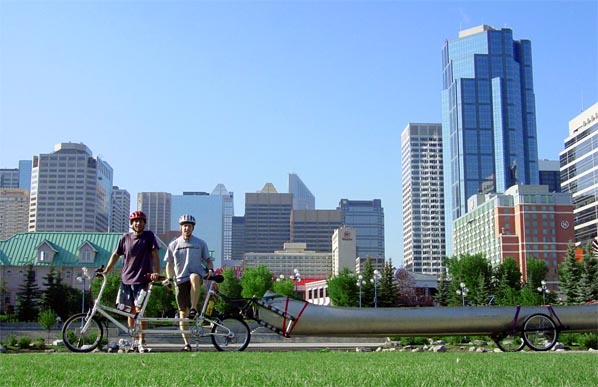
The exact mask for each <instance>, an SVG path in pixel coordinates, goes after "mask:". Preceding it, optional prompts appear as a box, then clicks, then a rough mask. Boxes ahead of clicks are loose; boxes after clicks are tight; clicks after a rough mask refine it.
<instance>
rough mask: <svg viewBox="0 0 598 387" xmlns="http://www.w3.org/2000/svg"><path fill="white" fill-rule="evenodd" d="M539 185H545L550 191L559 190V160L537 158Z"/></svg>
mask: <svg viewBox="0 0 598 387" xmlns="http://www.w3.org/2000/svg"><path fill="white" fill-rule="evenodd" d="M538 173H539V174H540V180H539V181H540V185H547V186H548V191H550V192H561V163H560V161H559V160H538Z"/></svg>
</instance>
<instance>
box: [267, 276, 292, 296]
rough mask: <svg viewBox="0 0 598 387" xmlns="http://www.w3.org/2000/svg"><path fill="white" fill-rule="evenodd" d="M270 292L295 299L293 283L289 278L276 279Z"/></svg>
mask: <svg viewBox="0 0 598 387" xmlns="http://www.w3.org/2000/svg"><path fill="white" fill-rule="evenodd" d="M272 291H273V292H274V293H276V294H280V295H281V296H289V297H297V295H296V294H295V283H294V282H293V280H292V279H290V278H277V279H276V281H273V283H272Z"/></svg>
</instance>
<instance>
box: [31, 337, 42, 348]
mask: <svg viewBox="0 0 598 387" xmlns="http://www.w3.org/2000/svg"><path fill="white" fill-rule="evenodd" d="M31 347H32V348H33V349H38V350H42V349H46V343H45V340H44V338H43V337H38V338H37V339H35V341H34V342H33V344H32V345H31Z"/></svg>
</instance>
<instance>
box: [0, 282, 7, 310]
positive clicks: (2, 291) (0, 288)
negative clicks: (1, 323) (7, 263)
mask: <svg viewBox="0 0 598 387" xmlns="http://www.w3.org/2000/svg"><path fill="white" fill-rule="evenodd" d="M7 293H8V287H7V286H6V282H4V281H0V314H4V313H6V309H7V308H6V307H7V305H5V304H4V300H5V299H6V294H7Z"/></svg>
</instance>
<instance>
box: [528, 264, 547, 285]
mask: <svg viewBox="0 0 598 387" xmlns="http://www.w3.org/2000/svg"><path fill="white" fill-rule="evenodd" d="M547 274H548V266H547V265H546V262H544V261H543V260H541V259H536V258H534V257H527V283H528V284H529V287H530V288H531V289H537V288H538V287H540V286H542V281H544V280H545V279H546V275H547Z"/></svg>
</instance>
